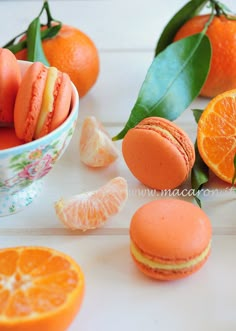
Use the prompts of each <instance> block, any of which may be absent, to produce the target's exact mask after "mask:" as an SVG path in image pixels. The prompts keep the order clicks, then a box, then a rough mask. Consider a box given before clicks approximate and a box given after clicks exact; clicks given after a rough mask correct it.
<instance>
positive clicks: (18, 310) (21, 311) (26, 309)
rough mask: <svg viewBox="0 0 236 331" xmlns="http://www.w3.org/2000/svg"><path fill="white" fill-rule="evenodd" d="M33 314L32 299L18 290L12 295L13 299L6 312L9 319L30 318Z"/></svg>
mask: <svg viewBox="0 0 236 331" xmlns="http://www.w3.org/2000/svg"><path fill="white" fill-rule="evenodd" d="M32 312H33V310H32V306H31V302H30V299H29V298H28V295H27V293H25V292H24V291H21V290H17V291H15V292H14V293H12V294H11V298H10V300H9V303H8V305H7V308H6V310H5V315H6V316H7V317H8V318H14V319H15V318H17V317H21V316H23V317H24V316H29V315H31V314H32Z"/></svg>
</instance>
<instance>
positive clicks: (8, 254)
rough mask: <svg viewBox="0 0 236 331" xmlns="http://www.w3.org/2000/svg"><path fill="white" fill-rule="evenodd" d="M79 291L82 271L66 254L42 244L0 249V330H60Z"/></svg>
mask: <svg viewBox="0 0 236 331" xmlns="http://www.w3.org/2000/svg"><path fill="white" fill-rule="evenodd" d="M83 292H84V276H83V273H82V271H81V269H80V267H79V266H78V265H77V263H76V262H75V261H73V260H72V259H71V258H70V257H69V256H67V255H65V254H63V253H60V252H58V251H55V250H53V249H51V248H43V247H14V248H7V249H1V250H0V330H1V331H42V330H45V331H46V330H50V331H64V330H66V329H67V328H68V326H69V325H70V323H71V322H72V320H73V319H74V317H75V316H76V314H77V312H78V310H79V308H80V305H81V302H82V298H83Z"/></svg>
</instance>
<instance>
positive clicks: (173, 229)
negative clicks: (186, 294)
mask: <svg viewBox="0 0 236 331" xmlns="http://www.w3.org/2000/svg"><path fill="white" fill-rule="evenodd" d="M211 233H212V230H211V223H210V221H209V219H208V217H207V215H206V214H205V213H204V212H203V211H202V210H201V209H200V208H199V207H197V206H195V205H193V204H192V203H189V202H186V201H182V200H178V199H163V200H155V201H152V202H150V203H147V204H145V205H144V206H142V207H141V208H139V209H138V210H137V211H136V213H135V214H134V215H133V217H132V220H131V224H130V238H131V244H132V245H134V246H135V247H136V248H137V251H138V252H139V254H141V255H142V257H144V258H145V259H146V260H151V261H155V262H157V263H159V264H160V270H159V268H158V267H157V268H156V270H155V268H153V270H152V268H150V267H149V271H150V273H151V275H152V274H153V277H154V278H161V279H175V278H181V277H184V276H185V275H187V274H190V273H192V272H194V271H195V270H197V269H198V267H199V266H200V265H201V264H202V263H204V262H205V260H206V258H207V256H208V255H209V252H210V246H209V245H210V242H211V235H212V234H211ZM133 255H134V254H133ZM133 257H134V260H137V259H136V258H135V256H133ZM136 262H138V263H141V264H142V261H141V260H140V261H136ZM166 265H167V266H168V267H167V268H166ZM181 266H183V268H182V267H181ZM145 267H147V268H148V265H146V266H145V262H144V265H143V268H144V269H145ZM188 268H189V270H188ZM166 271H168V272H166ZM165 274H166V275H165Z"/></svg>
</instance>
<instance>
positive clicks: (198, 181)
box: [191, 143, 209, 207]
mask: <svg viewBox="0 0 236 331" xmlns="http://www.w3.org/2000/svg"><path fill="white" fill-rule="evenodd" d="M194 147H195V163H194V166H193V168H192V171H191V186H192V188H193V189H194V198H195V200H196V202H197V203H198V205H199V206H200V207H201V200H200V199H199V198H198V194H197V192H198V191H199V190H201V188H202V186H203V184H206V183H207V182H208V180H209V168H208V166H207V165H206V164H205V163H204V161H203V159H202V158H201V156H200V154H199V151H198V148H197V143H195V146H194Z"/></svg>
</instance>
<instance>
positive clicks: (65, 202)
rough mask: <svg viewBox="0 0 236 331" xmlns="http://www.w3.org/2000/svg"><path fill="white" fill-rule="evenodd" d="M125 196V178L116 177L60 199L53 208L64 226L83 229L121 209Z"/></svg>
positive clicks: (126, 193) (126, 192)
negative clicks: (97, 186)
mask: <svg viewBox="0 0 236 331" xmlns="http://www.w3.org/2000/svg"><path fill="white" fill-rule="evenodd" d="M127 197H128V188H127V183H126V180H125V179H124V178H122V177H116V178H113V179H112V180H110V181H109V182H108V183H107V184H105V185H103V186H102V187H100V188H99V189H97V190H96V191H91V192H86V193H82V194H79V195H75V196H72V197H69V198H67V199H60V200H59V201H57V202H56V204H55V210H56V214H57V216H58V218H59V219H60V220H61V221H62V222H63V224H64V225H65V226H67V227H69V228H70V229H79V230H83V231H85V230H88V229H95V228H97V227H100V226H102V225H104V223H105V221H106V220H107V219H108V218H109V217H110V216H112V215H115V214H116V213H118V212H119V211H120V210H121V208H122V207H123V205H124V203H125V202H126V200H127Z"/></svg>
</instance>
